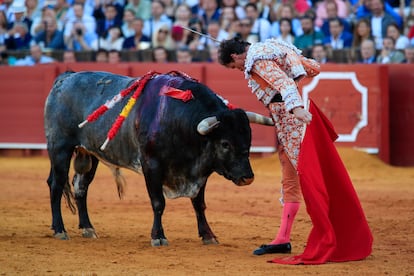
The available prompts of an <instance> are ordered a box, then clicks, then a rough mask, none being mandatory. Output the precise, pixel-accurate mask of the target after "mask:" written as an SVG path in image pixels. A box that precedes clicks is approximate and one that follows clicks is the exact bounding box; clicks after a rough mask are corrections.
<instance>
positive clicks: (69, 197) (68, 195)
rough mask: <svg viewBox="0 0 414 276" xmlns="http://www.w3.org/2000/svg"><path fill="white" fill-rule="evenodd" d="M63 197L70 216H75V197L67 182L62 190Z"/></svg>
mask: <svg viewBox="0 0 414 276" xmlns="http://www.w3.org/2000/svg"><path fill="white" fill-rule="evenodd" d="M63 196H64V198H65V201H66V205H67V207H68V208H69V210H70V211H71V212H72V214H76V206H75V204H73V201H74V200H75V196H74V195H73V192H72V190H71V188H70V184H69V182H66V184H65V187H64V188H63Z"/></svg>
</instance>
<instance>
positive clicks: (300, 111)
mask: <svg viewBox="0 0 414 276" xmlns="http://www.w3.org/2000/svg"><path fill="white" fill-rule="evenodd" d="M293 114H294V115H295V117H296V118H297V119H298V120H300V121H302V122H304V123H305V124H309V123H310V122H311V121H312V113H310V112H309V111H307V110H305V109H304V108H303V107H296V108H294V109H293Z"/></svg>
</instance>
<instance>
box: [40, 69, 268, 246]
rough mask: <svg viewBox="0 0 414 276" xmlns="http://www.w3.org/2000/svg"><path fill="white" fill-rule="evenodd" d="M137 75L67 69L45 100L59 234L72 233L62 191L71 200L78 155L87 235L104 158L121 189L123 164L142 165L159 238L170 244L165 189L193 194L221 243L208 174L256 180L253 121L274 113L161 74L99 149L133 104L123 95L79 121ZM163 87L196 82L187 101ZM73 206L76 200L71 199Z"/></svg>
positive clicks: (206, 231) (205, 230)
mask: <svg viewBox="0 0 414 276" xmlns="http://www.w3.org/2000/svg"><path fill="white" fill-rule="evenodd" d="M134 81H136V79H133V78H130V77H126V76H119V75H114V74H110V73H106V72H79V73H73V72H67V73H64V74H62V75H60V76H58V77H57V79H56V80H55V83H54V85H53V88H52V90H51V92H50V94H49V96H48V98H47V100H46V104H45V117H44V119H45V132H46V139H47V150H48V154H49V158H50V162H51V169H50V174H49V178H48V180H47V183H48V185H49V189H50V200H51V208H52V229H53V230H54V236H55V237H56V238H60V239H68V238H69V237H68V235H67V233H66V230H65V227H64V223H63V218H62V214H61V198H62V195H65V197H66V199H67V200H68V201H69V203H70V206H72V207H73V205H71V201H70V195H71V192H70V186H69V176H68V173H69V167H70V163H71V159H72V157H73V156H75V158H74V168H75V175H74V177H73V182H72V184H73V186H74V191H75V194H74V197H75V200H76V205H77V209H78V215H79V228H80V229H82V230H83V236H85V237H96V234H95V230H94V228H93V226H92V224H91V222H90V220H89V215H88V211H87V200H86V199H87V192H88V186H89V184H90V183H91V182H92V180H93V178H94V175H95V172H96V169H97V166H98V163H99V161H102V162H103V163H104V164H106V165H108V166H109V167H110V168H111V169H112V171H113V173H114V176H115V180H116V183H117V184H118V190H119V193H120V195H122V187H123V182H124V179H123V177H122V176H121V174H120V168H127V169H131V170H133V171H135V172H138V173H142V174H143V175H144V178H145V182H146V187H147V191H148V194H149V197H150V199H151V205H152V209H153V213H154V221H153V226H152V231H151V239H152V240H151V242H152V245H153V246H159V245H166V244H168V242H167V239H166V237H165V235H164V231H163V227H162V221H161V220H162V214H163V211H164V208H165V197H164V195H165V196H167V197H168V198H176V197H189V198H191V201H192V204H193V207H194V210H195V213H196V217H197V223H198V231H199V235H200V237H201V238H202V240H203V242H204V243H217V240H216V236H215V235H214V233H213V232H212V230H211V229H210V227H209V225H208V222H207V219H206V217H205V208H206V205H205V201H204V192H205V187H206V182H207V178H208V177H209V176H210V175H211V174H212V173H213V172H217V173H218V174H220V175H223V176H224V177H225V178H227V179H229V180H231V181H233V182H234V183H235V184H236V185H239V186H243V185H248V184H250V183H251V182H252V181H253V179H254V175H253V172H252V168H251V166H250V162H249V149H250V145H251V129H250V126H249V119H250V121H251V122H256V123H262V124H268V125H271V124H272V121H271V120H270V119H269V118H266V117H260V116H258V115H257V114H253V113H249V112H244V111H243V110H241V109H233V110H230V109H229V108H228V107H227V106H226V105H225V104H224V102H223V100H222V99H221V98H219V97H218V96H217V95H216V94H215V93H214V92H212V91H211V90H210V89H209V88H208V87H206V86H205V85H203V84H200V83H198V82H197V81H195V80H193V79H191V78H189V77H186V76H183V75H181V74H178V73H177V72H175V73H170V74H158V75H156V76H154V77H153V78H152V79H151V80H150V81H149V82H148V83H147V84H146V86H145V88H144V89H143V90H142V92H141V94H140V95H139V97H138V99H137V101H136V104H135V105H134V106H133V107H132V109H131V112H130V114H129V116H127V117H126V119H125V121H124V122H123V124H122V126H121V127H120V129H119V132H118V133H117V134H116V135H115V137H114V138H113V139H112V140H111V141H110V142H109V143H108V144H107V146H106V148H105V149H104V150H102V149H100V147H101V145H102V143H103V142H104V141H105V139H106V137H107V133H108V130H109V129H110V128H111V126H112V124H113V122H114V121H115V119H116V118H117V117H118V116H119V114H120V113H121V111H122V109H123V107H124V106H125V105H126V104H127V101H128V98H129V97H125V98H124V99H122V100H121V101H120V102H118V103H117V104H115V105H114V106H113V108H111V109H109V110H108V111H106V113H104V114H103V115H102V116H100V117H99V118H98V119H97V120H96V121H94V122H90V123H88V124H86V125H85V126H83V127H82V128H80V127H78V125H79V123H80V122H82V121H84V120H85V118H87V116H88V115H89V114H91V113H92V112H93V111H94V110H96V109H97V108H98V107H99V106H101V105H102V104H103V103H105V102H106V101H108V100H111V99H112V98H113V97H114V96H115V95H116V94H118V93H119V92H120V91H121V90H123V89H125V88H127V87H128V86H130V85H131V84H132V83H133V82H134ZM165 87H174V88H178V89H179V90H178V91H185V90H190V91H191V93H192V95H193V97H192V99H191V100H189V101H187V102H184V101H182V100H180V99H176V98H172V97H170V96H167V95H161V94H160V91H161V90H162V89H165ZM73 210H74V207H73Z"/></svg>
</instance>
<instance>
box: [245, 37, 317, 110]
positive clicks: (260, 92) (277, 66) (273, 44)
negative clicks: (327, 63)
mask: <svg viewBox="0 0 414 276" xmlns="http://www.w3.org/2000/svg"><path fill="white" fill-rule="evenodd" d="M301 53H302V52H301V51H300V50H299V49H297V48H296V47H295V46H294V45H292V44H288V43H286V42H284V41H279V40H276V39H268V40H266V41H265V42H258V43H254V44H252V45H251V46H250V47H249V49H248V51H247V56H246V62H245V71H244V74H245V78H246V79H247V80H248V83H249V87H250V88H251V89H252V93H254V94H256V96H257V98H258V99H259V100H260V101H262V102H263V103H264V104H265V105H266V106H268V105H269V103H270V102H271V100H272V99H273V97H274V96H275V95H276V94H277V93H280V94H281V96H282V99H283V101H284V102H285V106H286V109H287V111H291V110H292V109H293V108H295V107H299V106H302V107H303V102H302V98H301V96H300V94H299V91H298V89H297V84H296V82H298V81H299V80H300V79H301V78H303V77H305V76H308V77H313V76H316V75H317V74H319V64H318V63H317V62H316V61H314V60H312V59H307V58H305V57H303V56H302V54H301Z"/></svg>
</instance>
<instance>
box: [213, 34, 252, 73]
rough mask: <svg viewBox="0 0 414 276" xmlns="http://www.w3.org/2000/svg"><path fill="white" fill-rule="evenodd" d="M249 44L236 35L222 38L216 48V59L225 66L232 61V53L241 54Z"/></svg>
mask: <svg viewBox="0 0 414 276" xmlns="http://www.w3.org/2000/svg"><path fill="white" fill-rule="evenodd" d="M249 45H250V43H249V42H247V41H244V40H241V39H240V38H238V37H235V38H232V39H229V40H224V41H223V42H221V43H220V46H219V49H218V61H219V63H220V64H221V65H224V66H226V65H227V64H229V63H231V62H233V61H234V60H233V58H232V57H231V55H232V54H237V55H239V54H242V53H244V52H246V48H247V47H248V46H249Z"/></svg>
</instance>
